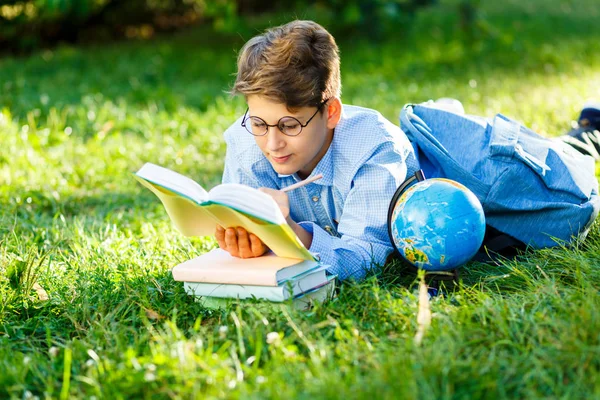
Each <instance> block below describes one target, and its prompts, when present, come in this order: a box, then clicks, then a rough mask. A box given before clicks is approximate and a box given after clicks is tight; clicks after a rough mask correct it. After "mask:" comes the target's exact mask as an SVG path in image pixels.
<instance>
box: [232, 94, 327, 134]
mask: <svg viewBox="0 0 600 400" xmlns="http://www.w3.org/2000/svg"><path fill="white" fill-rule="evenodd" d="M327 100H329V99H327ZM327 100H323V101H322V102H321V103H320V104H319V105H318V106H317V111H315V113H314V114H313V115H312V117H310V118H309V119H308V121H306V123H305V124H304V125H303V124H302V123H301V122H300V121H298V120H297V119H296V118H294V117H289V116H288V117H281V118H280V119H279V121H277V123H276V124H274V125H269V124H267V123H266V122H265V120H264V119H262V118H260V117H254V116H251V117H250V116H248V110H249V108H247V109H246V112H245V113H244V118H242V126H243V127H244V128H246V130H247V131H248V132H250V133H251V134H253V135H254V136H264V135H266V134H267V132H269V128H270V127H272V126H276V127H277V128H278V129H279V130H280V131H281V133H283V134H284V135H287V136H298V135H299V134H300V132H302V128H306V125H308V123H309V122H310V121H312V119H313V118H314V117H315V116H316V115H317V113H318V112H319V110H320V109H321V107H323V106H324V105H325V103H327Z"/></svg>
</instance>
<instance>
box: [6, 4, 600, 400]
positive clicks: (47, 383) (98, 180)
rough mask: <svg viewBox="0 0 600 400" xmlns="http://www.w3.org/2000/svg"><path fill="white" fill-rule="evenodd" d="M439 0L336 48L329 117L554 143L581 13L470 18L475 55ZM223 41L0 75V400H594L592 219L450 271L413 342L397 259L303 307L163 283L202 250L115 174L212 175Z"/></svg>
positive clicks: (586, 61)
mask: <svg viewBox="0 0 600 400" xmlns="http://www.w3.org/2000/svg"><path fill="white" fill-rule="evenodd" d="M451 3H455V2H452V1H449V0H444V1H441V5H440V6H438V7H434V8H432V9H430V10H428V11H426V12H423V13H420V14H419V15H418V16H417V17H416V18H417V19H416V21H415V23H414V25H412V26H411V27H410V31H409V32H407V33H403V34H402V35H400V34H399V36H398V37H397V38H390V39H389V40H388V41H386V42H382V43H378V44H377V45H374V44H372V43H368V42H362V41H360V40H355V39H352V40H350V39H346V38H343V37H342V38H339V44H340V48H341V51H342V61H343V63H342V66H343V67H342V73H343V83H344V87H343V100H344V102H345V103H348V104H350V103H353V104H357V105H361V106H366V107H372V108H376V109H378V110H380V111H381V112H382V113H383V114H384V115H385V116H386V117H388V118H389V119H390V120H392V121H395V122H397V117H398V113H399V111H400V109H401V107H402V105H403V104H405V103H408V102H420V101H424V100H428V99H435V98H438V97H455V98H458V99H460V100H461V101H462V102H463V104H464V106H465V109H466V110H467V112H469V113H473V114H480V115H486V116H491V115H493V114H494V113H496V112H502V113H503V114H506V115H509V116H512V117H515V118H517V119H519V120H521V121H523V122H524V123H525V124H527V125H529V126H530V127H532V128H534V129H535V130H537V131H538V132H540V133H543V134H545V135H548V136H554V135H559V134H561V133H563V132H565V131H566V130H568V129H569V126H570V122H571V120H573V119H575V118H576V117H577V113H578V111H579V109H580V108H581V106H582V105H583V103H584V102H585V101H587V100H589V99H596V101H597V100H598V99H600V58H598V56H597V55H598V54H600V31H599V30H598V29H597V21H598V16H599V15H600V14H599V12H600V11H598V8H597V7H595V3H594V2H593V1H591V0H586V1H584V2H583V3H585V4H581V2H574V1H568V0H554V1H551V2H546V1H543V0H536V1H531V2H523V1H512V0H511V1H505V2H491V3H493V4H491V3H490V2H482V3H486V4H484V5H482V7H483V10H482V12H483V14H484V17H485V19H484V21H485V22H486V25H483V26H482V27H480V29H482V32H481V34H482V35H483V38H484V39H473V38H471V39H469V37H467V34H466V33H465V32H463V31H461V30H460V29H459V28H458V25H457V23H456V21H457V18H458V17H457V14H456V12H455V8H453V6H452V5H451ZM487 3H490V4H487ZM582 10H585V11H582ZM211 35H212V36H211ZM242 44H243V40H242V39H241V38H240V37H236V36H227V35H217V34H214V33H210V32H207V31H206V29H204V28H199V29H198V30H191V31H186V32H182V33H179V34H177V35H175V36H173V37H163V38H158V39H156V40H153V41H151V42H122V43H115V44H107V45H102V44H96V45H91V46H90V47H87V48H74V47H69V46H60V47H58V48H56V49H52V50H44V51H40V52H39V53H36V54H33V55H31V56H29V57H27V58H12V59H11V58H5V59H0V144H1V145H2V148H1V151H0V397H1V398H33V397H35V396H37V397H38V398H60V397H63V398H92V397H95V398H117V399H118V398H123V399H124V398H205V397H206V398H278V399H280V398H296V397H297V398H344V397H347V398H372V397H373V394H375V393H376V396H377V398H424V399H429V398H448V399H449V398H594V397H597V396H598V394H599V393H600V383H598V382H600V379H599V376H600V361H599V360H600V336H599V335H598V332H600V315H599V314H598V312H597V310H599V309H600V294H599V292H598V289H599V287H600V269H599V268H598V265H599V264H600V232H599V227H598V225H597V224H596V225H594V227H593V228H592V231H591V232H590V234H589V237H588V239H587V240H586V241H585V242H583V243H580V244H578V245H577V246H575V247H574V248H570V249H566V248H556V249H548V250H541V251H536V252H526V253H524V254H522V255H521V256H520V257H519V258H518V259H517V260H505V261H504V262H501V263H498V264H497V265H488V264H480V263H471V264H470V265H469V266H468V267H467V268H463V269H462V272H461V278H462V285H461V286H460V287H459V288H456V290H455V291H453V292H450V293H449V294H448V296H446V297H435V298H433V299H431V302H430V312H431V314H430V324H429V325H428V327H427V329H426V330H424V331H423V333H424V334H423V336H422V338H421V339H420V342H419V344H415V341H414V338H415V335H416V333H417V331H418V328H419V324H418V321H417V313H418V283H419V282H418V280H417V277H416V275H415V274H414V272H412V271H411V270H410V269H408V268H407V267H406V266H405V265H403V264H402V263H400V262H398V261H394V262H391V263H389V264H388V265H386V266H384V267H383V268H382V269H381V270H379V271H377V272H375V273H373V274H372V275H371V276H369V277H368V278H367V279H366V280H365V281H364V282H361V283H347V284H344V285H343V286H342V287H341V290H340V293H339V296H338V298H337V299H335V300H334V301H332V302H330V303H329V304H326V305H324V306H318V307H316V308H315V309H313V310H311V311H309V312H299V311H295V310H293V309H291V308H288V307H287V306H285V305H273V304H265V303H261V302H252V301H250V302H246V303H243V304H237V303H234V304H233V305H231V306H230V307H229V308H227V309H224V310H209V309H205V308H203V307H202V306H201V305H199V304H198V303H196V302H195V301H194V300H193V299H192V298H189V297H188V296H187V295H186V294H185V292H184V290H183V288H182V286H181V284H180V283H176V282H174V281H173V279H172V277H171V274H170V270H169V269H170V268H171V267H172V266H173V265H176V264H177V263H179V262H181V261H183V260H186V259H189V258H191V257H193V256H196V255H198V254H201V253H203V252H205V251H207V250H208V249H211V248H213V247H214V246H215V241H214V239H212V238H192V239H190V238H184V237H182V236H181V235H180V234H179V233H177V232H176V231H175V230H174V228H173V226H172V225H171V223H170V220H169V219H168V217H167V216H166V214H165V212H164V209H163V207H162V205H161V204H160V203H159V202H158V201H156V199H155V198H154V197H153V195H152V194H151V193H149V192H148V191H147V190H145V189H143V188H142V187H141V186H139V185H138V184H137V183H136V182H135V181H134V179H132V176H131V173H132V172H133V171H135V170H137V169H138V168H139V167H140V166H141V165H142V164H143V163H144V162H146V161H150V162H154V163H157V164H161V165H164V166H166V167H169V168H173V169H175V170H177V171H179V172H182V173H185V174H188V175H189V176H191V177H193V178H194V179H195V180H197V181H198V182H200V183H201V184H202V185H203V186H206V187H212V186H214V185H215V184H217V183H218V182H219V181H220V175H221V171H222V168H223V158H224V152H225V147H224V142H223V139H222V136H221V135H222V132H223V131H224V130H225V129H226V127H227V126H229V125H230V124H231V123H233V122H234V121H235V120H236V119H237V118H238V117H239V116H241V115H242V114H243V112H244V109H245V105H244V104H243V100H242V99H230V98H229V96H228V95H227V94H226V93H225V91H226V90H227V89H228V88H229V86H230V85H231V83H232V80H233V76H232V73H234V72H235V55H236V50H237V49H239V47H240V46H241V45H242ZM35 285H38V286H35ZM34 286H35V288H34ZM40 288H41V289H42V290H43V292H42V291H41V290H40ZM43 293H46V294H47V298H46V297H44V295H43Z"/></svg>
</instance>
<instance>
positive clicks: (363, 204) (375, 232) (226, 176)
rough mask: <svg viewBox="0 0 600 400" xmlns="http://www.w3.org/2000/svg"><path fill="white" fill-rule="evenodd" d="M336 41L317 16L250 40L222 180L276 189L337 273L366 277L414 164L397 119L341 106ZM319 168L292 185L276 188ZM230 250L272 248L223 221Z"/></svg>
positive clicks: (384, 247) (247, 253) (297, 228)
mask: <svg viewBox="0 0 600 400" xmlns="http://www.w3.org/2000/svg"><path fill="white" fill-rule="evenodd" d="M339 63H340V61H339V52H338V47H337V45H336V43H335V40H334V39H333V37H332V36H331V34H329V32H327V31H326V30H325V29H324V28H323V27H321V26H320V25H319V24H317V23H315V22H312V21H293V22H290V23H288V24H286V25H283V26H280V27H276V28H273V29H270V30H268V31H267V32H266V33H264V34H263V35H259V36H256V37H254V38H253V39H251V40H250V41H248V43H246V44H245V45H244V47H243V48H242V50H241V53H240V55H239V58H238V73H237V78H236V82H235V84H234V87H233V90H232V92H233V93H234V94H242V95H244V97H245V98H246V101H247V103H248V109H247V111H246V113H245V114H244V116H243V117H242V118H240V119H239V120H238V121H236V122H235V123H234V124H233V125H232V126H231V127H230V128H229V129H227V131H226V132H225V140H226V142H227V154H226V159H225V171H224V173H223V182H224V183H226V182H235V183H242V184H246V185H249V186H252V187H256V188H262V189H261V190H263V191H264V192H266V193H268V194H270V195H271V196H272V197H273V198H274V199H275V201H276V202H277V204H278V205H279V206H280V208H281V211H282V213H283V215H284V217H286V220H287V222H288V223H289V224H290V226H291V227H292V229H293V230H294V232H295V233H296V235H297V236H298V237H299V238H300V240H301V241H302V243H303V244H304V245H305V246H306V247H307V248H308V249H309V250H310V251H311V252H313V253H316V254H318V256H319V258H320V260H321V261H322V262H323V263H324V264H326V265H329V266H330V268H329V272H331V273H334V274H337V275H338V277H339V278H340V279H347V278H355V279H360V278H362V277H363V276H364V275H365V273H366V271H367V270H368V269H369V268H370V267H371V265H372V264H378V265H383V263H384V262H385V260H386V258H387V256H388V255H389V254H390V253H391V252H392V250H393V247H392V244H391V243H390V241H389V238H388V234H387V210H388V205H389V201H390V199H391V198H392V196H393V194H394V191H395V190H396V188H397V187H398V186H399V185H400V184H401V183H402V182H403V181H404V180H405V179H406V177H407V176H410V175H412V174H413V173H414V172H415V171H416V170H417V169H418V163H417V161H416V158H415V155H414V153H413V147H412V146H411V144H410V142H409V141H408V139H407V137H406V136H405V135H404V133H403V132H402V131H401V130H400V128H399V127H398V126H396V125H394V124H392V123H391V122H390V121H388V120H386V119H385V118H383V116H381V114H379V113H378V112H376V111H373V110H369V109H366V108H361V107H354V106H346V105H342V103H341V101H340V94H341V82H340V64H339ZM319 173H321V174H322V175H323V178H322V179H320V180H317V181H315V182H312V183H310V184H308V185H306V186H304V187H302V188H299V189H296V190H294V191H291V192H289V194H288V193H283V192H281V191H280V190H279V189H281V188H283V187H286V186H289V185H290V184H293V183H295V182H298V181H300V180H303V179H306V178H307V177H309V176H314V175H316V174H319ZM215 236H216V239H217V242H218V243H219V246H220V247H221V248H223V249H225V250H226V251H228V252H229V253H231V254H232V255H233V256H237V257H242V258H246V257H257V256H260V255H262V254H263V253H264V252H265V251H267V248H266V246H265V245H264V244H263V243H262V242H261V241H260V239H259V238H258V237H256V236H255V235H253V234H252V233H248V232H246V231H245V230H244V229H242V228H228V229H223V228H222V227H220V226H217V229H216V232H215Z"/></svg>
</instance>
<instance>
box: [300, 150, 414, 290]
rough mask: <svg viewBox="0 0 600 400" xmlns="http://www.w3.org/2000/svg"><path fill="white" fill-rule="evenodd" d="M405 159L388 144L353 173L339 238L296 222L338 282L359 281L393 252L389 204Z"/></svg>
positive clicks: (401, 176) (403, 175)
mask: <svg viewBox="0 0 600 400" xmlns="http://www.w3.org/2000/svg"><path fill="white" fill-rule="evenodd" d="M406 175H407V166H406V163H405V161H404V158H403V157H402V156H401V155H400V154H398V153H397V152H396V151H395V150H394V149H393V146H392V145H391V144H389V143H386V144H382V146H380V148H379V151H377V152H375V154H374V155H373V156H372V157H371V158H370V159H369V160H367V161H366V162H365V163H364V164H363V165H362V166H361V167H360V168H359V169H358V170H357V172H356V174H355V175H354V179H353V180H352V187H351V189H350V191H349V192H348V195H347V197H346V201H345V203H344V207H343V211H342V215H341V218H340V222H339V225H338V229H337V231H338V234H339V235H340V236H339V237H335V236H331V235H330V234H329V233H327V232H326V231H325V230H324V229H323V228H321V227H320V226H318V225H317V224H315V223H313V222H301V223H299V225H300V226H302V227H303V228H304V229H306V230H307V231H308V232H310V233H312V235H313V239H312V243H311V246H310V249H309V250H310V251H311V252H312V253H318V255H319V258H320V260H321V262H322V263H323V264H325V265H328V271H329V272H331V273H334V274H337V275H338V277H339V278H340V279H342V280H343V279H348V278H354V279H357V280H359V279H362V278H363V277H364V276H365V274H366V272H367V270H369V269H370V268H371V267H372V265H373V264H377V265H383V264H384V263H385V260H386V258H387V256H388V255H389V254H390V253H391V252H392V251H393V246H392V244H391V242H390V239H389V236H388V231H387V213H388V207H389V203H390V201H391V199H392V196H393V195H394V192H395V191H396V188H397V187H398V186H399V185H400V184H401V183H402V182H403V181H404V180H405V178H406Z"/></svg>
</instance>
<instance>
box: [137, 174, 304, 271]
mask: <svg viewBox="0 0 600 400" xmlns="http://www.w3.org/2000/svg"><path fill="white" fill-rule="evenodd" d="M135 178H136V179H137V180H138V181H139V182H140V183H141V184H142V185H144V186H145V187H146V188H148V189H150V190H151V191H152V193H154V194H155V195H156V196H157V197H158V198H159V199H160V201H161V202H162V203H163V205H164V206H165V209H166V210H167V214H168V215H169V217H170V218H171V220H172V221H173V224H174V225H175V227H176V228H177V229H178V230H179V231H180V232H181V233H183V234H184V235H186V236H207V235H213V234H214V233H215V227H216V225H217V224H219V225H221V226H222V227H224V228H229V227H236V226H241V227H243V228H245V229H246V230H247V231H248V232H252V233H254V234H255V235H256V236H258V237H259V238H260V239H261V240H262V241H263V242H264V243H265V244H266V245H267V246H268V247H269V248H270V249H271V250H272V251H273V252H274V253H275V254H276V255H277V256H279V257H288V258H299V259H303V260H314V259H315V258H314V256H313V255H312V254H311V253H310V252H309V251H308V250H307V249H306V247H304V245H303V244H302V242H301V241H300V239H299V238H298V237H297V236H296V234H295V233H294V231H293V230H292V228H291V227H290V226H289V225H288V224H287V222H286V221H285V218H284V217H283V215H282V214H281V210H280V209H279V206H278V205H277V203H276V202H275V200H273V198H272V197H271V196H269V195H268V194H266V193H263V192H261V191H260V190H258V189H255V188H252V187H250V186H245V185H240V184H236V183H224V184H221V185H217V186H215V187H214V188H212V189H211V190H210V191H208V192H207V191H206V190H205V189H204V188H202V186H200V185H199V184H198V183H197V182H195V181H194V180H192V179H190V178H188V177H186V176H184V175H181V174H179V173H177V172H175V171H172V170H170V169H167V168H163V167H159V166H158V165H155V164H152V163H146V164H144V165H143V166H142V168H140V169H139V171H137V172H136V173H135Z"/></svg>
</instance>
